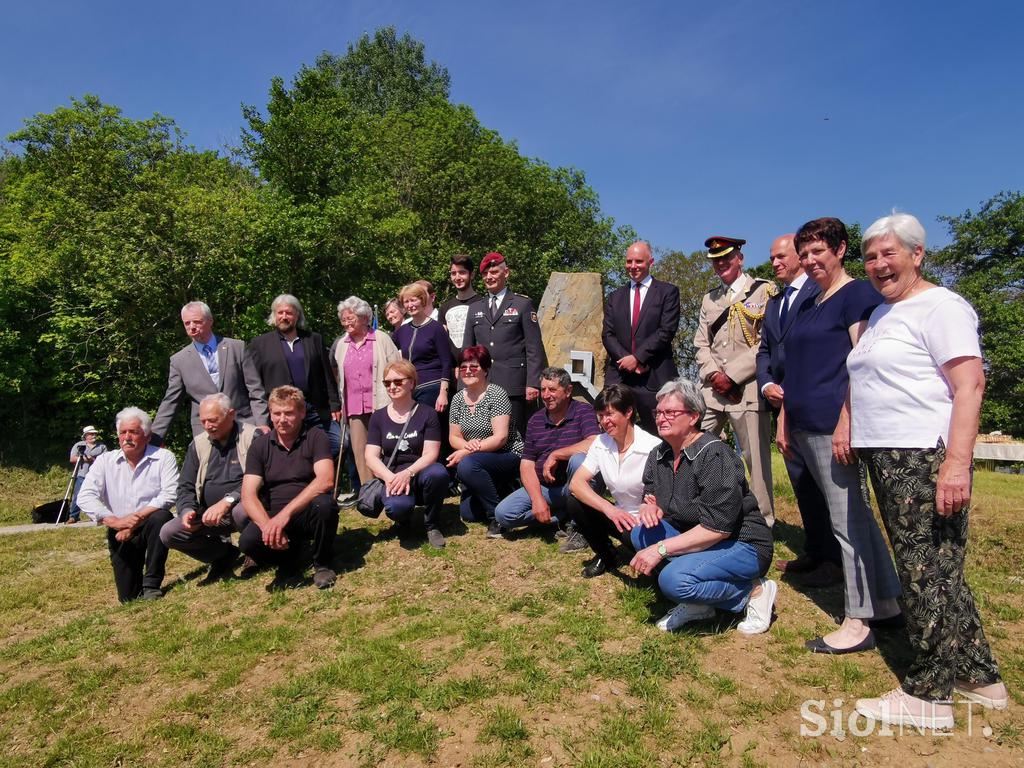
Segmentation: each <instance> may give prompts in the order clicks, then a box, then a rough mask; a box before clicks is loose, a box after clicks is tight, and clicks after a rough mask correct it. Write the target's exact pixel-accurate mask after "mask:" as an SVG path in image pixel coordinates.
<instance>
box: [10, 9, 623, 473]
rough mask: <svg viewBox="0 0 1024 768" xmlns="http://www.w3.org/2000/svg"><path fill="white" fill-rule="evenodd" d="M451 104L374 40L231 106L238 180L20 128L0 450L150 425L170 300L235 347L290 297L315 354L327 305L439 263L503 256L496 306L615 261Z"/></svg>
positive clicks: (55, 124)
mask: <svg viewBox="0 0 1024 768" xmlns="http://www.w3.org/2000/svg"><path fill="white" fill-rule="evenodd" d="M448 89H449V80H448V73H447V72H446V71H445V70H444V69H443V68H442V67H440V66H439V65H438V64H436V63H435V62H429V63H428V62H427V60H426V58H425V56H424V51H423V46H422V45H421V44H420V43H418V42H416V41H415V40H413V39H412V38H411V37H409V36H408V35H404V36H402V37H398V36H397V34H396V33H395V30H394V29H391V28H389V29H384V30H380V31H378V32H377V33H376V34H375V35H374V36H373V37H372V38H371V37H370V36H368V35H364V36H363V37H362V38H361V39H360V40H359V41H357V43H356V44H355V45H353V46H349V49H348V52H347V53H346V54H345V55H344V56H340V57H339V56H333V55H331V54H324V55H322V56H321V57H320V58H319V59H318V60H317V62H316V63H315V65H314V66H312V67H303V68H302V69H301V71H300V73H299V75H298V76H297V77H296V78H295V80H294V82H293V83H292V84H291V86H290V87H286V86H285V84H284V83H283V81H282V80H281V79H279V78H277V79H275V80H274V81H273V82H272V83H271V87H270V94H269V100H268V103H267V105H266V108H265V110H262V111H261V110H258V109H256V108H254V107H246V108H245V109H244V116H245V118H246V121H247V124H248V130H246V131H245V132H244V135H243V137H242V157H243V158H244V160H245V161H246V162H245V163H240V162H237V161H232V160H231V159H228V158H225V157H222V156H219V155H217V154H216V153H212V152H198V151H196V150H194V149H193V148H191V147H188V146H186V145H185V144H184V143H183V137H182V134H181V133H180V131H179V130H178V128H177V127H176V125H175V124H174V121H173V120H171V119H170V118H167V117H163V116H160V115H154V116H153V117H152V118H150V119H148V120H133V119H129V118H128V117H126V116H124V115H123V114H121V112H120V110H118V109H117V108H116V107H114V106H112V105H108V104H104V103H103V102H101V101H100V99H99V98H97V97H95V96H86V97H84V98H82V99H80V100H74V101H72V102H71V104H70V106H64V107H59V108H57V109H56V110H54V112H52V113H51V114H40V115H36V116H35V117H33V118H31V119H29V120H27V121H26V124H25V127H24V128H23V129H22V130H21V131H18V132H16V133H14V134H12V135H11V136H10V137H9V140H10V142H11V149H10V150H9V151H7V152H6V153H5V154H4V155H3V156H2V157H0V419H3V420H4V423H5V425H9V426H10V427H11V428H9V429H8V430H5V433H6V435H7V439H8V440H18V439H20V436H23V435H25V434H26V433H32V434H37V435H39V436H40V437H41V438H45V437H47V436H55V435H58V434H59V435H63V437H62V441H61V442H62V445H61V451H62V450H63V447H64V446H63V441H64V440H67V439H68V436H69V435H72V434H73V433H74V431H75V429H76V428H77V427H78V426H80V425H81V424H83V423H86V422H98V423H100V424H108V425H109V424H111V421H112V416H113V414H114V413H115V412H116V410H118V409H119V408H121V407H124V406H125V405H128V404H134V405H138V406H141V407H143V408H146V409H148V410H150V411H152V410H154V409H155V407H156V405H157V403H158V402H159V399H160V397H161V395H162V393H163V388H164V385H165V382H166V375H167V358H168V355H169V354H170V353H171V352H173V351H174V350H175V349H177V348H178V347H180V346H181V345H182V344H183V343H184V341H185V339H184V337H183V335H182V332H181V326H180V322H179V319H178V310H179V309H180V307H181V305H182V304H184V303H185V302H186V301H190V300H194V299H201V300H204V301H206V302H207V303H208V304H209V305H210V306H211V307H212V309H213V312H214V315H215V318H216V324H215V327H216V328H217V330H218V331H220V332H222V333H226V334H229V335H234V336H238V337H240V338H243V339H249V338H252V337H253V336H255V335H256V334H258V333H260V332H261V330H262V329H263V328H265V326H263V324H262V318H263V317H265V315H266V313H267V310H268V307H269V303H270V300H271V298H272V297H273V296H274V295H276V294H278V293H281V292H288V293H294V294H295V295H296V296H298V297H299V298H300V299H302V301H303V303H304V304H305V305H306V310H307V316H308V317H309V318H310V320H311V324H312V325H313V326H314V327H315V328H317V329H318V330H321V331H323V332H324V333H325V334H326V335H328V336H332V335H333V333H334V331H335V329H336V328H337V327H338V326H337V316H336V314H335V306H336V304H337V302H338V301H339V300H340V299H343V298H345V297H346V296H348V295H350V294H355V295H358V296H361V297H363V298H365V299H367V300H370V301H371V302H380V301H381V300H382V299H384V298H385V297H386V296H390V295H393V294H394V292H395V290H396V289H397V288H398V287H399V286H401V285H402V284H404V283H406V282H409V281H411V280H414V279H418V278H424V277H425V278H428V279H431V280H433V281H434V282H435V283H437V284H440V285H444V283H445V281H446V279H447V273H448V258H449V256H450V255H451V254H453V253H456V252H467V253H470V254H473V255H475V256H476V257H477V258H479V257H480V256H482V255H483V253H484V252H486V251H488V250H494V249H497V250H501V251H502V252H504V253H505V254H506V255H507V256H508V258H509V261H510V263H511V265H512V268H513V288H514V289H515V290H519V291H523V292H527V293H530V294H531V295H533V296H534V297H535V298H538V299H539V297H540V294H541V292H542V291H543V289H544V286H545V285H546V282H547V279H548V275H549V273H550V272H551V271H552V270H562V271H571V270H579V269H589V270H597V271H601V272H605V271H606V268H607V267H608V266H609V265H611V264H615V263H617V262H618V260H619V258H620V256H621V253H622V252H623V251H624V249H625V242H626V241H627V240H628V238H629V237H630V236H631V231H630V230H628V229H619V228H616V227H615V226H614V225H613V223H612V221H611V220H610V219H608V218H606V217H605V216H603V215H602V213H601V210H600V206H599V204H598V200H597V196H596V195H595V194H594V192H593V190H592V189H591V188H590V187H589V186H588V185H587V183H586V179H585V177H584V175H583V173H582V172H580V171H577V170H574V169H565V168H552V167H550V166H548V165H547V164H545V163H543V162H540V161H538V160H533V159H529V158H525V157H523V156H522V155H521V154H520V153H519V151H518V149H517V147H516V145H515V144H514V143H513V142H508V141H505V140H504V139H502V138H501V136H499V135H498V134H497V133H496V132H494V131H492V130H489V129H487V128H485V127H483V126H482V125H480V123H479V121H478V120H477V118H476V116H475V115H474V114H473V111H472V110H471V109H470V108H469V107H466V106H459V105H453V104H451V103H449V102H448V100H447V97H448ZM181 423H182V420H181V419H179V431H178V437H179V439H181V438H182V437H183V436H184V433H185V430H184V429H182V428H181V426H180V425H181ZM0 450H2V446H0ZM22 453H24V451H22Z"/></svg>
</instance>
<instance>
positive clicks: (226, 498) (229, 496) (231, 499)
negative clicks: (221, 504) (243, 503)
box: [224, 493, 238, 507]
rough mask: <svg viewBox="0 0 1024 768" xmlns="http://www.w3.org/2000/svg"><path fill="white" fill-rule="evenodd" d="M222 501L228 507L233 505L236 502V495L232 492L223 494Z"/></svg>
mask: <svg viewBox="0 0 1024 768" xmlns="http://www.w3.org/2000/svg"><path fill="white" fill-rule="evenodd" d="M224 501H226V502H227V503H228V506H229V507H233V506H235V504H237V503H238V497H237V496H236V495H235V494H233V493H229V494H226V495H225V496H224Z"/></svg>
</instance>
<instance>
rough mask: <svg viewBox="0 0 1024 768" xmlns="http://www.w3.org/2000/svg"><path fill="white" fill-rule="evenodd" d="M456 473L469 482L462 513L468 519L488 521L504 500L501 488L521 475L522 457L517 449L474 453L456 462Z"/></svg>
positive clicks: (464, 481) (478, 521)
mask: <svg viewBox="0 0 1024 768" xmlns="http://www.w3.org/2000/svg"><path fill="white" fill-rule="evenodd" d="M455 473H456V475H458V478H459V480H460V481H461V482H462V483H463V484H464V485H465V486H466V490H465V491H464V492H463V494H462V501H461V502H460V503H459V516H460V517H462V519H463V520H465V521H466V522H467V523H487V522H490V521H491V520H493V519H494V510H495V508H496V507H497V506H498V502H499V501H501V496H500V495H499V493H500V491H499V490H498V489H499V488H504V489H505V490H506V491H507V490H509V487H510V486H511V485H512V483H513V481H514V480H515V478H517V477H518V476H519V457H518V456H516V455H515V454H514V453H507V452H502V453H491V452H488V451H481V452H479V453H471V454H469V455H468V456H466V458H464V459H463V460H462V461H460V462H459V463H458V464H456V465H455Z"/></svg>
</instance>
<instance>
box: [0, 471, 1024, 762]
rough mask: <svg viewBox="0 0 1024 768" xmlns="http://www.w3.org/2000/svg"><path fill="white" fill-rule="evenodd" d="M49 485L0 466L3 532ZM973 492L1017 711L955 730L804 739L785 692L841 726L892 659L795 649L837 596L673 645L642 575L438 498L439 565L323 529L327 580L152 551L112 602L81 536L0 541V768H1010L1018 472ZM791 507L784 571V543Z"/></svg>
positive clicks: (892, 641)
mask: <svg viewBox="0 0 1024 768" xmlns="http://www.w3.org/2000/svg"><path fill="white" fill-rule="evenodd" d="M777 470H778V471H779V473H781V474H779V475H777V476H778V477H782V478H784V473H782V468H781V464H779V466H778V467H777ZM62 475H63V473H62V472H61V471H53V472H50V473H48V474H46V475H43V476H39V475H33V474H32V473H28V472H18V473H15V472H11V471H2V472H0V513H2V515H3V520H4V521H5V522H8V523H10V522H23V521H24V515H25V511H24V510H26V509H27V508H28V507H29V506H30V505H31V504H30V502H32V501H38V500H41V498H42V497H40V496H39V495H38V494H43V495H44V496H45V494H51V495H52V494H53V493H54V488H55V487H58V486H59V487H58V488H57V496H59V495H60V493H61V492H62V491H63V487H62V486H61V482H60V478H61V477H62ZM976 484H977V487H976V493H975V496H976V508H975V512H974V513H973V514H974V518H973V539H972V546H971V550H970V561H969V578H970V581H971V583H972V585H973V586H974V587H975V589H976V593H977V596H978V601H979V604H980V605H981V609H982V613H983V617H984V619H985V622H986V630H987V632H988V635H989V637H990V639H991V641H992V644H993V646H994V648H995V651H996V654H997V656H998V658H999V661H1000V663H1001V665H1002V668H1003V672H1004V675H1005V677H1006V679H1007V682H1008V684H1009V686H1010V690H1011V695H1012V697H1013V703H1012V704H1011V708H1010V709H1009V710H1008V711H1007V712H1001V713H982V712H980V711H978V710H975V711H974V713H973V719H972V721H971V725H970V729H969V728H968V724H967V718H966V709H965V708H962V707H961V708H959V709H960V710H961V713H960V716H959V717H958V727H957V730H956V732H955V733H954V734H953V735H952V736H947V737H941V736H932V735H920V734H916V733H906V734H904V735H903V736H900V737H897V736H883V735H878V734H875V735H870V736H865V737H859V736H856V735H854V734H851V733H846V734H844V735H842V738H837V737H836V736H834V735H829V734H826V735H823V736H820V737H817V738H815V737H810V736H802V735H801V733H800V726H801V724H805V725H806V724H808V721H807V720H805V719H803V718H801V705H802V703H803V702H805V701H807V700H821V701H824V707H825V709H824V711H825V712H826V713H828V712H829V711H830V710H831V709H832V704H833V701H835V700H841V701H842V703H841V705H840V706H839V709H840V710H841V711H842V716H843V718H844V725H845V718H846V717H847V716H849V714H850V713H851V712H852V701H853V699H855V698H857V697H859V696H869V695H877V694H878V693H881V692H883V691H885V690H888V689H890V688H892V687H894V686H895V681H896V677H895V676H894V672H893V669H896V670H898V669H901V665H904V664H905V663H906V659H907V657H908V649H907V647H906V642H905V640H904V639H903V637H902V636H901V635H900V633H893V634H892V636H890V637H884V638H883V641H882V643H881V647H880V650H879V651H877V652H872V653H868V654H862V655H859V656H856V657H847V658H826V657H819V656H813V655H811V654H808V653H807V652H806V651H805V650H804V649H803V641H804V640H805V639H807V638H809V637H811V636H813V635H814V634H816V633H819V632H822V631H827V630H828V628H829V626H830V621H831V620H830V618H829V616H828V615H827V613H826V611H828V610H832V611H836V610H840V609H841V605H842V599H841V595H840V594H839V592H838V591H837V590H826V591H823V592H822V591H819V592H817V593H815V592H807V593H806V594H803V593H800V592H798V591H795V590H794V589H792V588H791V587H789V586H787V585H782V586H781V587H780V596H779V600H778V604H777V613H778V620H777V621H776V622H775V624H774V625H773V627H772V629H771V630H770V632H769V633H768V634H766V635H761V636H757V637H744V636H742V635H740V634H739V633H737V632H735V631H727V630H728V629H729V626H730V625H729V623H728V622H727V621H726V620H725V619H721V620H720V621H718V622H712V623H710V624H704V625H698V626H697V627H696V629H695V630H694V631H691V632H686V633H681V634H676V635H672V636H669V635H665V634H663V633H661V632H659V631H658V630H657V629H655V628H654V627H653V625H652V621H653V620H654V619H656V618H657V617H658V616H660V615H661V613H662V612H663V611H664V610H665V609H666V607H667V605H666V604H665V603H664V602H663V601H662V600H661V599H660V598H659V596H658V595H657V593H656V590H655V589H653V588H652V586H651V585H650V583H649V582H638V581H635V580H633V579H632V578H628V577H626V578H623V579H617V578H615V577H613V576H610V575H609V576H605V577H602V578H599V579H594V580H591V581H584V580H583V579H581V578H580V577H579V569H580V566H581V563H582V560H583V558H582V557H579V556H574V555H560V554H558V552H557V545H556V544H555V543H554V542H553V541H550V540H547V539H544V538H541V537H539V536H533V535H523V536H521V537H519V538H517V539H516V540H513V541H491V540H487V539H485V538H484V536H483V530H482V528H480V527H479V526H471V527H470V528H468V529H466V528H465V526H463V525H462V524H461V523H459V522H457V521H456V519H455V510H454V508H453V507H449V508H447V509H446V518H445V519H446V533H447V534H448V536H449V539H448V541H449V545H448V548H447V549H446V550H444V551H443V552H440V553H437V552H434V551H431V550H428V549H427V548H425V547H423V546H420V542H419V540H418V539H414V540H411V541H400V540H398V539H396V538H394V537H393V536H392V535H391V534H390V532H389V528H390V524H389V523H387V522H386V521H385V522H372V521H366V520H364V519H363V518H361V517H359V516H358V515H356V514H354V513H351V512H346V513H344V514H343V516H342V525H341V530H340V531H339V539H338V552H339V554H338V565H339V567H340V571H341V575H340V578H339V581H338V585H337V586H336V588H335V589H333V590H328V591H325V592H318V591H317V590H315V589H313V588H312V587H309V588H304V589H298V590H294V591H290V592H286V593H276V594H269V593H268V592H267V591H266V589H265V587H266V585H267V584H268V583H269V581H270V579H271V576H272V574H270V573H263V574H260V575H259V576H257V577H256V578H254V579H252V580H249V581H231V582H226V583H221V584H215V585H211V586H203V585H201V584H200V583H199V581H200V579H201V577H202V575H203V571H202V569H201V568H198V567H197V566H196V564H195V563H194V561H191V560H189V559H187V558H185V557H183V556H180V555H172V557H171V559H170V561H169V564H168V578H167V582H166V584H168V585H170V586H171V587H172V588H171V589H170V590H169V592H168V594H167V596H166V597H165V598H164V600H163V601H161V602H159V603H154V604H143V603H138V604H133V605H128V606H119V605H117V603H116V600H115V597H114V588H113V583H112V579H111V575H110V567H109V562H108V560H107V555H106V551H105V546H104V541H103V537H102V533H101V531H99V530H98V529H94V528H89V529H83V530H59V531H51V532H46V533H34V534H28V535H11V536H0V627H2V632H0V636H2V637H3V640H2V647H0V743H2V744H4V745H5V749H3V750H2V753H0V766H33V767H34V766H41V765H48V766H76V767H77V766H82V767H84V766H135V765H139V766H141V765H146V766H222V765H237V766H243V765H246V766H247V765H282V764H285V765H303V766H307V765H308V766H333V765H338V766H347V765H361V766H378V765H383V766H399V765H415V766H419V765H437V766H456V765H458V766H521V765H536V766H545V767H546V766H586V767H587V768H598V767H599V766H601V767H603V766H607V767H608V768H613V767H614V768H619V767H620V766H627V767H628V766H644V768H648V767H649V766H656V765H665V766H667V765H706V766H716V765H723V766H724V765H739V766H756V765H787V766H788V765H797V764H803V765H809V766H810V765H821V764H825V763H828V764H835V765H839V764H842V765H853V764H860V765H864V764H889V765H898V764H900V763H903V764H906V765H908V766H909V765H923V764H925V763H929V764H932V765H946V764H960V765H1012V764H1016V765H1019V764H1021V757H1022V755H1024V641H1022V640H1021V638H1022V636H1024V578H1022V571H1021V565H1020V564H1021V562H1024V518H1022V515H1021V514H1020V513H1021V512H1022V510H1024V478H1022V477H1012V476H1007V475H997V474H994V473H988V472H980V473H978V475H977V478H976ZM783 486H785V487H783ZM787 491H788V484H786V483H785V482H781V483H779V484H778V486H777V492H778V496H779V517H780V521H781V523H780V526H779V534H780V542H779V543H778V544H777V552H778V554H779V555H788V554H789V553H790V550H789V547H788V546H787V543H786V542H790V543H794V542H795V540H796V538H797V537H798V536H799V530H798V529H797V528H795V527H794V526H793V524H794V523H795V522H796V520H797V516H796V514H795V510H794V508H793V504H792V494H791V493H787ZM863 722H864V721H860V725H863ZM830 725H831V722H830ZM986 729H987V730H986Z"/></svg>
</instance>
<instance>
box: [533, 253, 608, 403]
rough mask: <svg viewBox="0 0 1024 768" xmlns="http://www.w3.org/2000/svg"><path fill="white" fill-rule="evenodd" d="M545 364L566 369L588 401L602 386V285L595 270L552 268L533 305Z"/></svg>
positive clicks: (606, 354)
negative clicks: (568, 270)
mask: <svg viewBox="0 0 1024 768" xmlns="http://www.w3.org/2000/svg"><path fill="white" fill-rule="evenodd" d="M537 319H538V322H539V323H540V330H541V333H542V334H543V336H544V351H545V352H546V353H547V356H548V365H555V366H560V367H562V368H565V370H567V371H569V374H570V375H571V376H572V379H573V381H574V382H575V383H576V384H577V392H579V393H580V394H583V395H585V396H586V397H587V398H588V399H589V400H590V401H591V402H593V400H594V398H595V397H596V396H597V393H598V392H600V391H601V388H602V387H604V364H605V360H606V359H607V358H608V353H607V352H606V351H605V348H604V344H602V343H601V326H602V324H603V322H604V289H603V288H602V287H601V275H600V274H598V273H597V272H552V273H551V277H550V278H549V279H548V286H547V288H545V289H544V296H543V298H542V299H541V301H540V306H539V307H537Z"/></svg>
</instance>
